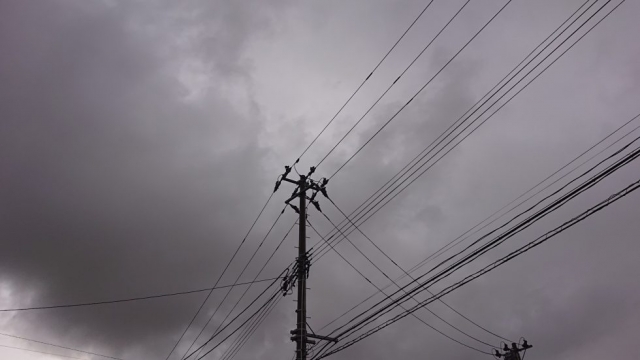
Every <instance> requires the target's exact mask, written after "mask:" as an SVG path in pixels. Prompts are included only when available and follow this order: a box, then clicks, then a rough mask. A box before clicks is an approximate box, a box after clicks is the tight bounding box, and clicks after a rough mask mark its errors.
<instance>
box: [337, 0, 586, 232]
mask: <svg viewBox="0 0 640 360" xmlns="http://www.w3.org/2000/svg"><path fill="white" fill-rule="evenodd" d="M589 1H590V0H586V1H585V2H584V3H583V4H582V5H581V6H580V7H579V8H578V9H576V10H575V11H574V12H573V14H571V15H570V16H569V17H568V18H567V19H566V20H564V22H563V23H562V24H560V25H559V26H558V27H557V28H556V29H555V30H554V31H553V32H551V34H549V35H548V36H547V37H546V38H545V39H544V40H542V42H540V43H539V44H538V45H537V46H536V47H535V48H534V49H533V50H532V51H531V52H530V53H529V54H527V55H526V56H525V57H524V58H523V59H522V60H521V61H520V63H518V65H516V66H515V67H514V68H513V69H512V70H511V71H510V72H509V73H507V74H506V75H505V76H504V77H503V78H502V79H501V80H500V81H498V83H496V84H495V85H494V86H493V88H492V89H491V90H489V91H488V92H487V93H485V94H484V95H483V96H482V98H480V99H479V100H478V101H477V102H476V103H475V104H474V105H473V106H471V107H470V108H469V109H468V110H467V111H466V112H465V113H464V114H462V116H460V117H459V118H458V119H457V120H456V121H455V122H454V123H453V124H451V125H450V126H449V127H448V128H447V129H446V130H445V131H444V132H443V133H442V134H440V135H439V136H438V137H437V138H436V139H435V140H433V141H432V142H431V143H430V144H429V145H428V146H427V147H425V148H424V149H423V150H422V151H421V152H420V153H418V155H416V156H415V157H414V158H413V159H412V160H411V161H409V162H408V163H407V164H406V165H405V166H404V167H403V168H402V169H400V170H399V171H398V172H397V173H396V174H395V175H394V176H393V177H392V178H391V179H389V180H388V181H387V182H386V183H385V184H384V185H382V186H381V187H380V188H379V189H378V190H376V191H375V192H374V193H373V194H372V195H371V196H369V198H367V199H366V200H365V201H364V202H363V203H362V204H361V205H360V206H358V207H357V208H356V209H355V210H354V211H353V212H352V213H351V214H350V216H352V215H353V214H354V213H356V212H358V213H357V214H356V216H357V215H359V214H360V213H362V211H364V209H363V210H360V209H361V208H362V207H363V206H365V204H367V203H368V202H369V201H370V200H371V199H372V198H373V197H374V196H375V195H376V194H378V195H377V196H376V197H375V199H373V201H375V200H377V199H378V198H379V197H380V196H381V195H382V193H384V192H385V191H387V190H388V189H389V188H390V187H391V186H393V185H394V184H395V183H397V182H398V181H399V180H400V178H402V177H403V176H404V175H406V174H407V173H408V172H409V171H410V170H411V169H413V168H414V167H415V166H416V165H417V164H418V163H419V162H420V161H421V160H422V159H424V156H423V157H421V155H423V154H424V153H425V152H426V151H427V150H429V148H432V147H435V146H434V144H435V143H436V142H437V141H438V140H439V139H440V138H441V137H442V136H443V135H445V134H446V133H447V132H448V131H449V130H451V129H452V128H454V126H456V124H458V122H459V121H460V120H462V119H463V118H464V117H465V116H466V115H467V114H469V113H470V112H471V110H473V109H474V108H476V110H474V112H475V111H477V110H478V109H479V108H481V107H482V106H483V105H484V104H485V103H486V102H487V101H488V100H489V99H490V98H492V97H493V96H495V95H496V94H497V93H498V91H500V90H501V89H502V88H503V87H504V86H505V85H506V84H507V83H508V82H509V81H511V80H512V79H513V78H514V77H515V75H517V73H516V74H515V75H514V76H513V77H512V78H511V79H509V80H508V81H507V82H505V84H504V85H503V86H501V87H500V89H498V90H497V91H496V92H494V93H493V94H492V95H491V96H489V97H488V98H487V96H488V95H489V94H491V93H492V92H493V91H494V90H495V89H496V88H497V87H498V86H499V85H500V84H501V83H502V82H503V81H504V80H505V79H507V78H508V77H509V76H510V75H511V74H513V73H514V71H516V70H517V69H518V68H519V67H520V65H522V64H523V63H524V62H525V61H526V60H527V59H528V58H529V57H530V56H531V55H532V54H533V53H535V51H536V50H538V49H539V48H540V47H541V46H542V45H543V44H544V43H545V42H546V41H547V40H549V38H551V37H552V36H553V35H554V34H555V33H556V32H557V31H558V30H560V29H561V28H562V27H563V26H564V25H565V24H566V23H567V22H568V21H569V20H571V18H572V17H573V16H574V15H575V14H576V13H578V12H579V11H580V10H581V9H582V8H583V7H584V6H585V5H586V4H587V3H588V2H589ZM596 2H597V0H596ZM594 4H595V2H594V3H593V4H592V5H591V6H593V5H594ZM591 6H590V7H591ZM587 10H588V9H587ZM583 14H584V12H583V13H582V14H581V15H580V16H578V18H579V17H581V16H582V15H583ZM576 20H577V18H576ZM574 21H575V20H574ZM570 26H571V24H570V25H569V26H567V27H566V28H565V29H564V30H563V31H562V32H560V34H558V36H556V38H555V39H553V40H552V41H551V42H550V43H549V44H548V45H547V46H545V48H544V49H542V50H541V51H540V52H539V53H538V54H537V55H535V56H534V57H533V58H532V59H535V58H536V57H538V56H539V55H540V54H542V52H543V51H544V50H545V49H546V48H547V47H548V46H549V45H550V44H551V43H553V41H555V40H556V39H558V37H559V36H560V35H562V34H563V33H564V32H565V31H566V30H567V29H568V28H569V27H570ZM527 65H528V64H527ZM527 65H525V66H524V67H523V68H522V69H520V71H522V70H523V69H524V68H525V67H526V66H527ZM520 71H518V73H519V72H520ZM485 98H486V100H485ZM483 100H484V101H483ZM478 104H480V105H479V106H478ZM471 115H473V112H472V113H471V114H469V116H471ZM469 116H467V119H468V118H469ZM464 121H466V119H465V120H464ZM464 121H463V122H464ZM456 129H457V127H455V128H454V129H453V131H455V130H456ZM450 134H451V133H450ZM450 134H449V135H450ZM449 135H446V136H449ZM438 144H439V143H438ZM436 146H437V145H436ZM416 160H417V161H416ZM414 162H415V163H414ZM412 163H414V164H413V165H411V164H412ZM410 165H411V167H409V166H410ZM408 167H409V169H407V168H408ZM405 170H406V171H405ZM401 173H402V174H401ZM398 175H399V176H398ZM396 177H397V178H396ZM394 179H395V180H394ZM392 181H393V182H392ZM390 183H391V184H390ZM385 188H386V189H385ZM381 191H382V192H381ZM369 205H370V204H369ZM367 206H368V205H367ZM359 210H360V211H359ZM356 221H357V220H356ZM341 225H342V223H341Z"/></svg>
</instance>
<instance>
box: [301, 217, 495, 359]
mask: <svg viewBox="0 0 640 360" xmlns="http://www.w3.org/2000/svg"><path fill="white" fill-rule="evenodd" d="M325 217H326V215H325ZM327 220H329V219H328V218H327ZM307 222H308V221H307ZM329 222H331V220H329ZM308 224H309V226H310V227H311V228H312V229H313V231H314V232H315V233H316V234H317V235H318V236H319V237H320V238H321V239H322V240H323V241H325V242H326V240H325V239H324V237H323V236H322V235H320V233H319V232H318V230H316V228H315V227H314V226H313V225H312V224H311V223H310V222H308ZM347 241H348V242H349V243H350V244H351V245H353V243H352V242H351V241H350V240H349V239H348V238H347ZM329 246H331V249H332V250H333V251H334V252H335V253H336V254H337V255H338V256H340V258H342V260H344V261H345V262H346V263H347V264H348V265H349V266H350V267H351V268H352V269H353V270H355V271H356V272H357V273H358V274H359V275H360V276H361V277H363V278H364V279H365V280H366V281H367V282H368V283H369V284H371V285H372V286H373V287H374V288H376V289H377V290H378V291H379V292H380V293H382V294H383V295H384V296H386V297H387V298H388V299H389V300H392V299H391V297H390V296H389V295H387V294H386V293H385V292H384V291H383V289H381V288H380V287H378V286H377V285H376V284H374V283H373V282H372V281H371V280H369V278H367V277H366V276H365V275H364V274H363V273H362V272H361V271H360V270H358V269H357V268H356V267H355V266H354V265H353V264H352V263H351V262H350V261H349V260H347V259H346V258H345V257H344V256H343V255H342V254H340V253H339V252H338V250H336V249H335V247H334V246H332V245H330V244H329ZM353 247H354V248H356V250H358V251H359V252H360V250H359V249H358V248H357V247H356V246H355V245H353ZM360 253H361V254H362V252H360ZM362 255H363V256H364V257H365V258H367V257H366V255H364V254H362ZM367 259H368V258H367ZM369 261H370V262H371V260H369ZM374 267H376V268H378V267H377V266H376V265H375V264H374ZM380 271H381V270H380ZM381 272H382V271H381ZM382 274H383V275H384V276H385V277H387V276H386V274H385V273H384V272H382ZM387 278H388V277H387ZM396 286H397V287H398V288H399V289H400V288H401V287H400V286H399V285H397V284H396ZM414 300H415V299H414ZM415 301H416V302H417V303H419V301H418V300H415ZM425 309H426V310H427V311H429V312H430V313H431V314H432V315H434V316H436V317H437V318H438V319H440V320H442V321H443V322H445V323H446V324H447V325H449V326H451V327H453V328H454V329H456V330H458V331H460V332H462V331H461V330H459V329H458V328H456V327H455V326H453V325H451V324H449V323H448V322H446V321H445V320H444V319H442V318H440V317H439V316H438V315H436V314H435V313H433V312H432V311H431V310H429V309H427V308H425ZM412 316H413V317H414V318H415V319H416V320H418V321H419V322H421V323H422V324H423V325H426V326H427V327H429V328H430V329H432V330H434V331H436V332H437V333H439V334H440V335H442V336H444V337H446V338H448V339H449V340H452V341H454V342H456V343H458V344H460V345H462V346H464V347H467V348H469V349H471V350H474V351H477V352H479V353H482V354H489V355H490V354H491V353H490V352H486V351H483V350H480V349H478V348H475V347H473V346H471V345H468V344H465V343H463V342H462V341H460V340H457V339H455V338H453V337H451V336H449V335H447V334H445V333H444V332H442V331H441V330H438V329H437V328H435V327H434V326H432V325H431V324H429V323H427V322H426V321H424V320H422V319H421V318H419V317H418V316H417V315H415V314H412ZM462 333H463V334H464V335H467V336H469V337H471V336H470V335H468V334H466V333H464V332H462ZM478 341H479V340H478ZM487 345H490V344H487Z"/></svg>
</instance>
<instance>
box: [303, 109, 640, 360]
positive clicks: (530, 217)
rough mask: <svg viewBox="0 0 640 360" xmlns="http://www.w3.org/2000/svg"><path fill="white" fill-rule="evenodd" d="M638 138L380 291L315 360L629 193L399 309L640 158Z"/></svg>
mask: <svg viewBox="0 0 640 360" xmlns="http://www.w3.org/2000/svg"><path fill="white" fill-rule="evenodd" d="M639 116H640V115H639ZM636 118H637V117H636ZM634 130H635V129H634ZM632 131H633V130H632ZM639 141H640V137H636V138H634V139H632V140H631V141H629V142H628V143H626V144H624V145H623V146H622V147H620V148H619V149H617V150H616V151H615V152H613V153H612V154H611V155H609V156H607V157H606V158H604V159H603V160H601V161H599V162H597V163H596V164H595V165H594V166H592V167H590V168H589V169H588V170H586V171H584V172H582V173H580V174H579V175H577V176H576V177H574V178H573V179H571V180H570V181H568V182H567V183H565V184H563V185H562V186H561V187H560V188H558V189H557V190H555V191H554V192H552V193H551V194H549V195H547V196H545V197H544V198H543V199H541V200H539V201H538V202H536V203H535V204H533V205H532V206H530V207H528V208H527V209H525V210H524V211H522V212H520V213H519V214H517V215H515V216H514V217H512V218H511V219H509V220H508V221H507V222H505V223H503V224H502V225H501V226H499V227H497V228H495V229H493V230H492V231H489V232H487V233H485V234H484V235H482V236H480V237H479V238H477V239H476V240H475V241H473V242H472V243H471V244H469V245H467V246H466V247H464V248H463V249H462V250H460V251H458V252H456V253H455V254H453V255H451V256H449V257H448V258H447V259H445V260H443V261H441V262H440V263H438V264H437V265H435V266H433V267H432V268H431V269H429V270H428V271H427V272H425V273H424V274H422V275H420V276H419V277H417V278H416V279H415V281H412V282H411V283H409V284H407V285H405V286H403V287H402V288H401V289H399V290H397V291H395V292H393V293H392V294H390V295H385V299H383V300H380V301H378V302H377V303H376V304H374V305H373V306H370V307H369V308H367V309H366V310H364V311H362V312H360V313H359V314H357V315H355V316H353V317H352V318H351V319H349V320H348V321H347V322H345V324H343V325H341V326H339V327H338V328H336V329H334V330H333V331H332V332H331V333H330V336H333V337H337V338H338V339H340V340H347V341H346V342H344V343H342V344H341V345H340V346H337V347H336V348H335V349H331V347H334V346H335V345H328V344H327V345H325V347H324V348H323V349H321V350H320V351H319V352H318V353H317V354H318V355H316V357H315V358H316V359H319V358H322V357H326V356H329V355H331V354H334V353H336V352H338V351H342V350H344V349H346V348H347V347H349V346H352V345H353V344H355V343H357V342H359V341H361V340H363V339H365V338H367V337H369V336H371V335H373V334H374V333H376V332H378V331H380V330H382V329H383V328H385V327H387V326H389V325H391V324H393V323H395V322H397V321H399V320H400V319H402V318H404V317H406V316H409V315H411V314H413V313H414V312H416V311H417V310H419V309H421V308H423V307H425V306H427V305H428V304H430V303H432V302H434V301H437V300H438V299H440V298H441V297H442V296H444V295H446V294H448V293H450V292H452V291H454V290H455V289H457V288H459V287H461V286H463V285H465V284H467V283H468V282H470V281H472V280H474V279H476V278H478V277H479V276H481V275H483V274H485V273H487V272H489V271H492V270H493V269H495V268H497V267H499V266H501V265H503V264H505V263H507V262H508V261H510V260H512V259H514V258H515V257H517V256H519V255H521V254H523V253H525V252H527V251H529V250H531V249H533V248H534V247H537V246H538V245H540V244H542V243H544V242H546V241H548V240H549V239H551V238H552V237H554V236H555V235H557V234H559V233H561V232H563V231H564V230H566V229H568V228H570V227H571V226H574V225H576V224H577V223H579V222H581V221H583V220H585V219H586V218H588V217H589V216H591V215H593V214H595V213H597V212H598V211H600V210H602V209H604V208H605V207H607V206H609V205H611V204H612V203H614V202H616V201H618V200H619V199H621V198H623V197H625V196H627V195H628V194H630V193H632V192H633V191H635V190H636V189H637V188H638V187H640V180H637V181H634V182H633V183H631V184H629V185H628V186H626V187H625V188H623V189H621V190H619V191H618V192H616V193H614V194H612V195H611V196H609V197H607V198H606V199H604V200H602V201H600V202H598V203H597V204H595V205H594V206H592V207H590V208H589V209H587V210H585V211H583V212H582V213H580V214H579V215H577V216H575V217H574V218H572V219H570V220H568V221H566V222H565V223H563V224H561V225H559V226H558V227H556V228H554V229H552V230H550V231H548V232H546V233H544V234H543V235H541V236H539V237H537V238H536V239H534V240H532V241H530V242H529V243H527V244H526V245H524V246H522V247H520V248H518V249H517V250H515V251H513V252H511V253H509V254H507V255H506V256H504V257H502V258H500V259H498V260H496V261H494V262H492V263H491V264H489V265H487V266H485V267H483V268H482V269H480V270H478V271H476V272H474V273H472V274H471V275H468V276H466V277H464V278H463V279H462V280H459V281H457V282H455V283H453V284H451V285H448V286H446V287H445V288H444V289H443V290H441V291H439V292H437V293H435V294H429V295H430V296H428V297H427V298H426V299H424V300H421V301H420V302H418V303H417V304H416V305H414V306H411V307H409V308H408V309H405V308H404V307H402V306H403V304H406V303H407V302H408V301H409V300H410V299H412V297H413V296H415V295H418V294H420V293H422V292H424V291H426V290H427V289H428V288H430V287H432V286H433V285H434V284H437V283H440V282H441V281H443V280H445V279H447V278H448V277H449V276H451V275H452V274H453V273H454V272H456V271H458V270H459V269H461V268H462V267H464V266H466V265H468V264H469V263H471V262H472V261H474V260H476V259H477V258H479V257H480V256H482V255H483V254H485V253H487V252H489V251H490V250H492V249H494V248H496V247H497V246H499V245H501V244H502V243H504V242H505V241H507V240H508V239H510V238H512V237H513V236H515V235H517V234H519V233H521V232H522V231H524V230H525V229H527V228H529V227H531V226H532V225H533V224H534V223H536V222H537V221H539V220H541V219H543V218H544V217H546V216H547V215H549V214H550V213H552V212H554V211H556V210H558V209H559V208H561V207H562V206H564V205H565V204H567V203H568V202H570V201H571V200H572V199H574V198H576V197H577V196H579V195H580V194H582V193H584V192H585V191H587V190H589V189H591V188H592V187H594V186H595V185H597V184H598V183H600V182H601V181H603V180H604V179H606V178H607V177H609V176H611V175H612V174H613V173H615V172H616V171H618V170H620V169H622V168H623V167H625V166H627V165H629V164H630V163H632V162H633V161H634V160H636V159H637V158H638V157H640V146H638V145H637V143H638V142H639ZM523 217H524V219H522V220H519V221H518V219H520V218H523ZM514 223H515V224H514ZM512 224H513V225H512ZM496 234H497V235H496ZM389 298H391V299H389ZM399 307H400V308H401V309H402V311H401V312H400V314H398V315H395V316H393V317H391V318H390V319H388V320H386V321H383V322H382V323H381V324H379V325H375V326H373V327H372V328H369V329H366V330H365V328H366V327H367V326H368V325H371V324H373V323H374V322H376V321H378V320H381V318H382V317H383V316H385V315H386V314H389V313H390V312H391V311H393V310H395V309H397V308H399ZM360 331H362V332H360ZM359 332H360V333H359ZM325 348H326V349H325Z"/></svg>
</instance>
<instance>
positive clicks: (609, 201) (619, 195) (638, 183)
mask: <svg viewBox="0 0 640 360" xmlns="http://www.w3.org/2000/svg"><path fill="white" fill-rule="evenodd" d="M639 187H640V180H638V181H635V182H633V183H631V184H630V185H628V186H627V187H625V188H624V189H622V190H620V191H619V192H617V193H615V194H613V195H611V196H609V197H608V198H606V199H605V200H603V201H601V202H599V203H598V204H596V205H595V206H593V207H591V208H589V209H587V210H586V211H584V212H583V213H581V214H579V215H578V216H576V217H574V218H572V219H571V220H569V221H567V222H565V223H563V224H562V225H560V226H558V227H556V228H554V229H553V230H551V231H549V232H547V233H545V234H543V235H542V236H540V237H538V238H536V239H535V240H533V241H531V242H529V243H528V244H526V245H525V246H523V247H521V248H519V249H517V250H515V251H513V252H511V253H510V254H508V255H507V256H504V257H503V258H501V259H498V260H497V261H495V262H493V263H491V264H489V265H487V266H485V267H484V268H482V269H481V270H479V271H477V272H475V273H473V274H471V275H468V276H467V277H465V278H464V279H462V280H460V281H459V282H457V283H455V284H453V285H450V286H449V287H447V288H445V289H443V290H442V291H440V292H439V293H438V294H437V295H436V296H433V297H431V298H428V299H426V300H425V301H423V302H422V303H421V304H419V305H416V306H415V307H414V308H413V309H412V310H411V311H416V310H417V309H418V308H420V307H422V306H424V305H426V304H428V303H430V302H433V301H434V300H435V298H436V297H442V296H444V295H446V294H448V293H450V292H452V291H454V290H455V289H457V288H459V287H461V286H463V285H465V284H467V283H469V282H471V281H473V280H475V279H477V278H478V277H480V276H481V275H484V274H486V273H488V272H490V271H492V270H494V269H496V268H497V267H499V266H501V265H503V264H505V263H507V262H509V261H511V260H512V259H514V258H516V257H517V256H519V255H522V254H523V253H525V252H527V251H529V250H531V249H533V248H534V247H537V246H538V245H541V244H542V243H544V242H546V241H548V240H549V239H551V238H553V237H554V236H556V235H558V234H560V233H562V232H563V231H565V230H567V229H569V228H571V227H572V226H574V225H576V224H578V223H580V222H582V221H584V220H585V219H587V218H588V217H590V216H591V215H593V214H595V213H597V212H599V211H601V210H602V209H604V208H606V207H608V206H609V205H611V204H613V203H614V202H616V201H618V200H620V199H622V198H623V197H625V196H627V195H629V194H631V193H632V192H634V191H635V190H637V189H638V188H639ZM407 315H410V313H402V314H399V315H397V316H396V317H394V318H392V319H390V320H387V321H386V322H385V323H383V324H381V325H378V326H376V327H375V328H373V329H371V330H368V331H367V332H366V333H365V334H363V335H360V336H359V337H358V338H356V339H354V340H351V341H350V342H349V343H347V344H344V345H342V346H341V348H339V349H336V350H334V351H332V352H330V353H327V354H323V355H321V356H318V357H316V358H315V359H321V358H324V357H327V356H329V355H332V354H335V353H336V352H338V351H341V350H344V349H345V348H346V347H348V346H351V345H353V344H355V343H356V342H359V341H361V340H363V339H364V338H366V337H369V336H371V335H373V334H374V333H376V332H378V331H380V330H382V329H383V328H385V327H387V326H389V325H391V324H393V323H395V322H397V321H398V320H400V319H402V318H404V317H406V316H407Z"/></svg>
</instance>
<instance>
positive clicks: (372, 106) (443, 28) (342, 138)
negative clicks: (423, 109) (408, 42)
mask: <svg viewBox="0 0 640 360" xmlns="http://www.w3.org/2000/svg"><path fill="white" fill-rule="evenodd" d="M470 1H471V0H467V1H466V2H465V3H464V4H462V7H461V8H460V9H458V11H457V12H456V13H455V14H454V15H453V17H452V18H451V19H449V21H448V22H447V23H446V24H445V25H444V26H443V27H442V28H441V29H440V31H438V33H437V34H436V35H435V36H434V37H433V38H432V39H431V41H429V43H428V44H427V45H426V46H425V47H424V48H423V49H422V51H420V53H418V55H416V57H414V58H413V60H412V61H411V63H409V65H407V67H405V69H404V70H403V71H402V72H401V73H400V75H398V77H396V79H395V80H394V81H393V82H392V83H391V84H390V85H389V86H388V87H387V89H386V90H385V91H384V92H383V93H382V95H380V96H379V97H378V99H376V101H375V102H374V103H373V104H372V105H371V106H370V107H369V109H367V111H366V112H365V113H364V114H363V115H362V116H361V117H360V119H358V121H356V122H355V124H353V126H351V128H350V129H349V131H347V132H346V133H345V134H344V135H343V136H342V137H341V138H340V140H338V142H337V143H336V144H335V145H334V146H333V147H332V148H331V150H329V152H327V154H325V156H324V157H323V158H322V159H321V160H320V162H318V164H317V165H316V167H318V166H320V164H322V163H323V162H324V161H325V160H326V159H327V158H328V157H329V155H331V153H332V152H333V151H334V150H335V149H336V148H337V147H338V145H340V144H341V143H342V142H343V141H344V139H345V138H346V137H347V136H349V134H351V132H352V131H353V129H355V128H356V126H358V125H359V124H360V122H362V120H363V119H364V118H365V117H366V116H367V115H368V114H369V112H371V110H372V109H373V108H374V107H375V106H376V105H377V104H378V103H379V102H380V100H382V98H383V97H385V96H386V95H387V93H388V92H389V91H390V90H391V88H392V87H393V86H394V85H395V84H396V83H397V82H398V81H399V80H400V78H401V77H402V76H404V74H405V73H406V72H407V71H409V69H410V68H411V67H412V66H413V64H415V62H416V61H418V59H419V58H420V57H421V56H422V54H424V52H425V51H427V49H428V48H429V47H430V46H431V44H433V42H434V41H435V40H436V39H437V38H438V37H439V36H440V34H442V32H443V31H444V30H445V29H446V28H447V27H448V26H449V24H451V22H453V20H454V19H455V18H456V17H458V15H459V14H460V12H461V11H462V10H463V9H464V8H465V7H466V6H467V4H469V2H470Z"/></svg>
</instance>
